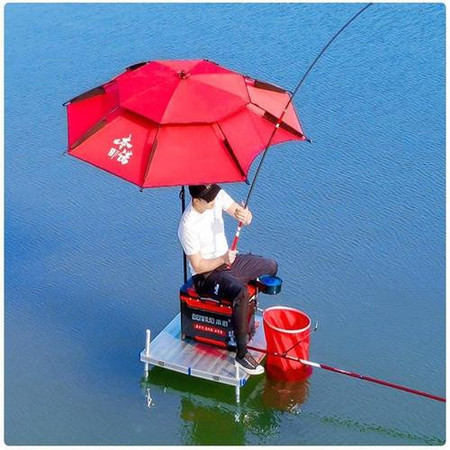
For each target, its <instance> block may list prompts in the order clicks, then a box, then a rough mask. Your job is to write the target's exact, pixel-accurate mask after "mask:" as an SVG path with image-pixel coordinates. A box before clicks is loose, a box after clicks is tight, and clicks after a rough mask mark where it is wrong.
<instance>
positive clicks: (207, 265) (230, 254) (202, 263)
mask: <svg viewBox="0 0 450 450" xmlns="http://www.w3.org/2000/svg"><path fill="white" fill-rule="evenodd" d="M187 258H188V260H189V262H190V263H191V266H192V268H193V269H194V270H195V273H204V272H211V270H214V269H217V268H218V267H220V266H222V265H223V264H227V265H231V264H233V262H234V260H235V258H236V252H235V251H232V250H228V251H227V252H226V253H225V254H224V255H222V256H219V257H217V258H213V259H204V258H202V255H201V253H200V252H198V253H195V254H194V255H187Z"/></svg>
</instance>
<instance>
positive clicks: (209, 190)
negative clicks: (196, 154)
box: [189, 184, 221, 212]
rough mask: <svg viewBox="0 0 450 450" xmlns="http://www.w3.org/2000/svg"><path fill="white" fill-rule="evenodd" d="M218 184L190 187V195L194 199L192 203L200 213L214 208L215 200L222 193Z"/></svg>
mask: <svg viewBox="0 0 450 450" xmlns="http://www.w3.org/2000/svg"><path fill="white" fill-rule="evenodd" d="M220 189H221V188H220V186H219V185H217V184H199V185H195V186H189V193H190V194H191V197H192V203H193V205H194V207H195V209H197V211H199V212H203V211H205V210H207V209H212V208H214V200H215V198H216V197H217V194H218V193H219V191H220Z"/></svg>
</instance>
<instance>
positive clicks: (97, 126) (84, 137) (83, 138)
mask: <svg viewBox="0 0 450 450" xmlns="http://www.w3.org/2000/svg"><path fill="white" fill-rule="evenodd" d="M118 109H119V107H118V106H116V107H115V108H114V109H112V110H111V111H108V113H106V114H105V115H104V116H103V117H102V118H101V119H100V120H99V121H98V122H96V123H95V124H94V125H93V126H92V127H91V128H89V130H87V131H86V133H84V134H83V135H82V136H81V137H80V138H78V139H77V140H76V141H75V142H74V143H73V144H72V145H70V146H69V152H70V151H71V150H74V149H75V148H76V147H78V146H79V145H80V144H82V143H83V142H84V141H86V140H87V139H89V138H90V137H91V136H92V135H93V134H95V133H96V132H97V131H98V130H100V129H102V128H103V127H104V126H105V125H106V124H107V123H108V120H107V118H108V116H110V115H111V114H112V113H114V112H115V111H117V110H118Z"/></svg>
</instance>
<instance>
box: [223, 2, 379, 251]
mask: <svg viewBox="0 0 450 450" xmlns="http://www.w3.org/2000/svg"><path fill="white" fill-rule="evenodd" d="M372 4H373V3H368V4H367V5H366V6H364V7H363V8H361V9H360V10H359V11H358V12H357V13H356V14H355V15H353V16H352V17H351V18H350V19H349V20H348V21H347V22H346V23H345V25H344V26H342V27H341V28H340V29H339V31H338V32H337V33H336V34H335V35H334V36H333V37H332V38H331V39H330V40H329V41H328V43H327V44H326V45H325V46H324V47H323V49H322V50H321V51H320V53H319V54H318V55H317V56H316V58H315V59H314V61H313V62H312V63H311V64H310V66H309V67H308V69H307V70H306V72H305V74H304V75H303V77H302V78H301V80H300V81H299V83H298V84H297V86H296V87H295V89H294V91H293V92H292V95H291V96H290V98H289V101H288V102H287V103H286V106H285V107H284V109H283V112H282V113H281V115H280V117H279V118H278V120H277V122H276V123H275V126H274V128H273V131H272V133H271V135H270V137H269V140H268V142H267V145H266V147H265V149H264V152H263V155H262V157H261V160H260V161H259V164H258V168H257V169H256V172H255V176H254V178H253V182H252V184H251V185H250V189H249V191H248V194H247V198H246V200H245V203H244V205H243V206H244V208H247V206H248V203H249V201H250V197H251V195H252V192H253V189H254V187H255V183H256V180H257V178H258V175H259V172H260V171H261V167H262V164H263V162H264V159H265V157H266V155H267V151H268V150H269V147H270V145H271V144H272V141H273V138H274V136H275V134H276V132H277V131H278V129H279V128H280V126H281V125H282V123H283V118H284V116H285V114H286V112H287V110H288V108H289V106H290V104H291V103H292V101H293V100H294V97H295V95H296V94H297V92H298V91H299V89H300V87H301V86H302V84H303V82H304V81H305V79H306V77H307V76H308V75H309V73H310V72H311V70H312V69H313V67H314V66H315V65H316V64H317V62H318V61H319V59H320V58H321V56H322V55H323V54H324V53H325V51H326V50H327V49H328V47H329V46H330V45H331V44H332V43H333V42H334V40H335V39H336V38H337V37H338V36H339V35H340V34H341V33H342V32H343V31H344V30H345V29H346V28H347V27H348V26H349V25H350V24H351V23H352V22H353V21H354V20H355V19H356V18H357V17H358V16H359V15H360V14H362V13H363V12H364V11H365V10H366V9H367V8H369V6H371V5H372ZM304 140H305V141H307V142H311V140H310V139H309V138H307V137H306V136H304ZM242 226H243V223H242V222H239V223H238V227H237V230H236V234H235V235H234V239H233V242H232V244H231V248H230V249H231V250H233V251H235V250H236V249H237V245H238V242H239V238H240V234H241V230H242Z"/></svg>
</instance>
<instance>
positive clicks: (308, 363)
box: [247, 346, 447, 403]
mask: <svg viewBox="0 0 450 450" xmlns="http://www.w3.org/2000/svg"><path fill="white" fill-rule="evenodd" d="M247 348H248V349H249V350H254V351H257V352H261V353H266V354H267V355H270V356H277V357H279V358H284V359H288V360H290V361H296V362H299V363H301V364H304V365H305V366H310V367H315V368H317V369H324V370H328V371H330V372H334V373H340V374H341V375H347V376H349V377H353V378H359V379H360V380H363V381H370V382H371V383H376V384H381V385H382V386H387V387H389V388H392V389H398V390H399V391H404V392H409V393H410V394H416V395H420V396H422V397H426V398H430V399H431V400H437V401H438V402H444V403H445V402H446V401H447V400H446V398H445V397H439V396H438V395H434V394H430V393H428V392H424V391H418V390H417V389H412V388H410V387H407V386H403V385H401V384H396V383H391V382H390V381H385V380H381V379H379V378H374V377H370V376H368V375H361V374H359V373H356V372H350V371H348V370H343V369H338V368H337V367H332V366H329V365H327V364H322V363H320V364H319V363H316V362H313V361H308V360H306V359H301V358H295V357H294V356H290V355H286V354H284V353H283V354H281V353H276V352H274V353H269V352H268V351H267V350H266V349H263V348H257V347H252V346H248V347H247Z"/></svg>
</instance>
